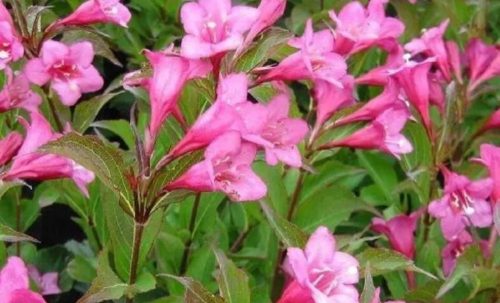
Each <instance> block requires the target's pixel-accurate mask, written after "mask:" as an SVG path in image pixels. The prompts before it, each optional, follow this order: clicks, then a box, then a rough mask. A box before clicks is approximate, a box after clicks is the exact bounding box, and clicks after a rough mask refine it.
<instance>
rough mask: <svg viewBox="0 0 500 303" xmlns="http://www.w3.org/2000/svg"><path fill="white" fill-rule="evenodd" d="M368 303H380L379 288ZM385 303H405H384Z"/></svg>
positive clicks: (391, 302) (400, 302)
mask: <svg viewBox="0 0 500 303" xmlns="http://www.w3.org/2000/svg"><path fill="white" fill-rule="evenodd" d="M346 303H347V302H346ZM370 303H381V301H380V287H377V289H375V294H374V295H373V299H372V300H371V301H370ZM385 303H405V301H385Z"/></svg>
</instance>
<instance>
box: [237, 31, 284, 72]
mask: <svg viewBox="0 0 500 303" xmlns="http://www.w3.org/2000/svg"><path fill="white" fill-rule="evenodd" d="M291 37H292V34H291V33H290V32H289V31H287V30H284V29H281V28H276V27H273V28H271V29H270V30H268V31H267V32H265V33H264V35H263V36H262V38H261V39H259V40H258V41H257V42H256V43H255V44H253V45H252V46H250V48H248V50H246V51H245V52H244V53H243V54H242V55H241V56H240V57H239V58H237V59H236V64H235V67H234V71H236V72H248V71H251V70H252V69H254V68H256V67H258V66H261V65H263V64H264V63H265V62H266V61H267V60H269V59H270V58H273V57H275V56H276V55H277V54H279V52H280V51H281V50H282V48H284V47H288V45H287V43H288V40H289V39H290V38H291Z"/></svg>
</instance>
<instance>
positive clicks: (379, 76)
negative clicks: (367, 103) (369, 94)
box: [356, 44, 405, 86]
mask: <svg viewBox="0 0 500 303" xmlns="http://www.w3.org/2000/svg"><path fill="white" fill-rule="evenodd" d="M404 63H405V53H404V49H403V47H402V46H401V45H399V44H396V45H395V46H394V47H393V48H392V49H391V50H390V51H389V53H388V56H387V60H386V62H385V64H384V65H382V66H378V67H375V68H374V69H372V70H370V71H368V72H367V73H366V74H364V75H361V76H359V77H358V78H356V84H366V85H378V86H382V85H386V84H387V81H388V79H389V78H390V77H389V75H390V74H391V70H395V69H397V68H399V67H401V66H402V65H404Z"/></svg>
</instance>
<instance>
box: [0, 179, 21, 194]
mask: <svg viewBox="0 0 500 303" xmlns="http://www.w3.org/2000/svg"><path fill="white" fill-rule="evenodd" d="M24 184H25V183H24V182H20V181H12V182H10V181H3V180H0V198H2V197H3V195H4V194H5V193H6V192H8V191H9V189H11V188H14V187H16V186H20V185H24Z"/></svg>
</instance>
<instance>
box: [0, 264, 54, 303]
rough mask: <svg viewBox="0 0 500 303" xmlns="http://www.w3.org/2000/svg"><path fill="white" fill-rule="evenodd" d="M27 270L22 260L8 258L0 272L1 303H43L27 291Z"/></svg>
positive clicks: (43, 302)
mask: <svg viewBox="0 0 500 303" xmlns="http://www.w3.org/2000/svg"><path fill="white" fill-rule="evenodd" d="M29 287H30V281H29V277H28V269H27V268H26V265H25V264H24V262H23V260H21V259H20V258H18V257H10V258H9V259H8V260H7V264H6V265H5V266H4V267H3V268H2V271H1V272H0V301H1V302H3V303H28V302H29V303H45V300H44V299H43V297H42V296H41V295H39V294H37V293H35V292H33V291H31V290H30V289H29Z"/></svg>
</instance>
